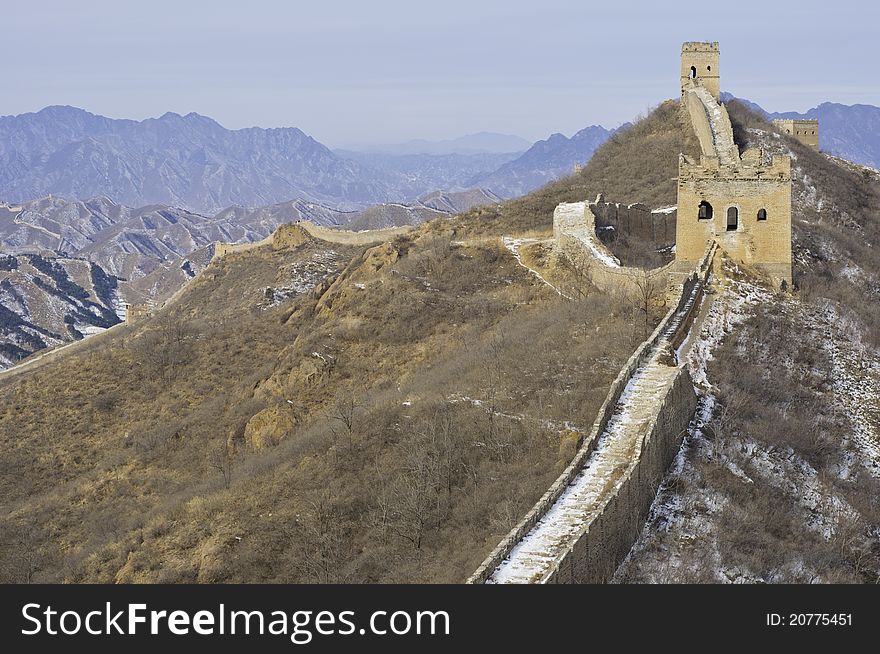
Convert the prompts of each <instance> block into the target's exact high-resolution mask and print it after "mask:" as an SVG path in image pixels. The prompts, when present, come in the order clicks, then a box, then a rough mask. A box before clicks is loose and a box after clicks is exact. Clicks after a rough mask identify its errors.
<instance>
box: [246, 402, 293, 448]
mask: <svg viewBox="0 0 880 654" xmlns="http://www.w3.org/2000/svg"><path fill="white" fill-rule="evenodd" d="M295 426H296V417H295V416H294V415H293V411H291V410H290V409H289V408H287V407H285V406H283V405H281V404H275V405H273V406H270V407H267V408H265V409H263V410H262V411H260V412H259V413H257V414H255V415H254V416H253V417H252V418H251V419H250V420H248V423H247V426H246V427H245V428H244V440H245V442H246V443H247V444H248V445H250V446H251V447H253V448H255V449H258V450H260V449H265V448H267V447H273V446H275V445H277V444H278V443H280V442H281V441H282V440H284V439H285V438H287V437H288V436H289V435H290V434H291V432H292V431H293V428H294V427H295Z"/></svg>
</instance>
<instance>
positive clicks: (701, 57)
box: [681, 41, 721, 101]
mask: <svg viewBox="0 0 880 654" xmlns="http://www.w3.org/2000/svg"><path fill="white" fill-rule="evenodd" d="M719 54H720V51H719V49H718V41H712V42H700V41H687V42H685V43H683V44H682V46H681V93H682V95H684V92H685V89H687V87H688V86H689V84H690V80H692V79H696V80H697V81H698V82H699V83H700V84H701V85H702V86H703V87H704V88H705V89H706V90H708V91H709V93H711V94H712V95H713V96H715V99H716V100H718V101H720V100H721V82H720V79H719V75H718V73H719V70H718V55H719Z"/></svg>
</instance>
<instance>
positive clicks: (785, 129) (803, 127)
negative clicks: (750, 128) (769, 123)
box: [773, 119, 819, 150]
mask: <svg viewBox="0 0 880 654" xmlns="http://www.w3.org/2000/svg"><path fill="white" fill-rule="evenodd" d="M773 124H774V125H776V126H777V127H778V128H779V129H780V130H781V131H782V133H783V134H788V135H789V136H792V137H794V138H796V139H797V140H798V141H800V142H801V143H803V144H804V145H809V146H810V147H811V148H814V149H816V150H818V149H819V121H818V120H815V119H809V120H792V119H778V120H774V121H773Z"/></svg>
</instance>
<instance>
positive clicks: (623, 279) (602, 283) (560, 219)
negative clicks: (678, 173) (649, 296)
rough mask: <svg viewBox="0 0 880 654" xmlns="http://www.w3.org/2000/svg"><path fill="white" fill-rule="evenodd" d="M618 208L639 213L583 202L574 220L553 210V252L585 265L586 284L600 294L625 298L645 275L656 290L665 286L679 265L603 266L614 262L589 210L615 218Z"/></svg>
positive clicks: (613, 206) (635, 289)
mask: <svg viewBox="0 0 880 654" xmlns="http://www.w3.org/2000/svg"><path fill="white" fill-rule="evenodd" d="M600 197H601V196H600ZM621 206H623V207H624V211H625V213H627V214H628V213H630V212H632V213H637V214H641V213H643V209H642V208H641V205H630V207H635V208H633V209H631V208H630V207H626V206H624V205H614V204H609V203H604V202H596V203H593V202H590V203H587V202H585V203H584V211H583V213H582V214H579V215H578V216H577V217H574V216H572V215H570V214H566V213H563V212H560V211H559V208H558V207H557V211H556V212H554V214H553V236H554V240H555V244H556V248H557V251H558V252H559V254H561V255H562V256H565V257H567V258H568V259H569V260H571V261H573V262H577V263H579V264H581V265H584V266H586V267H587V269H588V274H589V277H590V282H591V283H592V284H593V285H594V286H595V287H596V288H598V289H599V290H601V291H602V292H603V293H611V294H616V293H623V294H629V295H632V294H634V293H638V292H639V291H638V288H637V286H636V282H637V280H639V279H644V277H645V275H648V276H649V277H650V278H651V279H652V280H654V283H655V284H656V286H657V287H658V288H665V287H667V286H668V285H669V276H668V275H669V273H670V272H672V271H673V270H678V269H681V268H682V264H681V262H676V261H672V262H670V263H668V264H666V265H665V266H662V267H660V268H655V269H654V270H647V271H646V270H644V269H642V268H635V267H627V266H620V265H609V264H608V263H607V262H608V261H609V260H613V259H614V255H613V254H612V253H611V251H610V250H608V248H607V247H605V245H604V244H603V243H602V241H601V240H599V237H598V236H597V235H596V216H595V214H594V213H593V211H594V210H595V209H596V208H597V207H598V210H599V211H602V212H605V215H607V216H612V215H616V216H619V215H620V213H619V207H621ZM615 212H617V213H615ZM618 219H619V218H618ZM624 219H625V220H626V219H628V218H626V217H625V218H624ZM704 249H705V247H704ZM697 261H699V258H698V259H697ZM687 267H688V270H692V269H693V268H694V267H696V263H688V264H687Z"/></svg>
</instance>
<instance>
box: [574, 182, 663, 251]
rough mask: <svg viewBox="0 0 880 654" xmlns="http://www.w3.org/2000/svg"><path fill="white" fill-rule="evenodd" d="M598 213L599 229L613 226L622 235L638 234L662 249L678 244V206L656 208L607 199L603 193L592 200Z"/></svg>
mask: <svg viewBox="0 0 880 654" xmlns="http://www.w3.org/2000/svg"><path fill="white" fill-rule="evenodd" d="M589 209H590V211H592V212H593V215H594V216H595V223H596V231H597V233H598V232H601V231H602V230H603V229H607V228H608V227H613V228H614V232H615V233H616V234H618V235H626V236H635V237H637V238H639V239H641V240H643V241H647V242H649V243H653V244H654V245H655V246H656V247H657V248H658V249H660V248H668V247H672V246H673V245H675V209H674V208H673V207H670V208H669V209H666V210H661V211H652V210H651V209H650V208H649V207H647V206H645V205H644V204H639V203H635V204H621V203H618V202H606V201H605V197H604V196H603V195H601V194H600V195H599V196H598V197H597V198H596V201H595V202H591V203H590V204H589Z"/></svg>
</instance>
